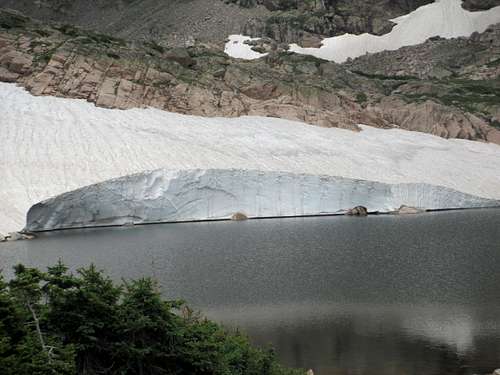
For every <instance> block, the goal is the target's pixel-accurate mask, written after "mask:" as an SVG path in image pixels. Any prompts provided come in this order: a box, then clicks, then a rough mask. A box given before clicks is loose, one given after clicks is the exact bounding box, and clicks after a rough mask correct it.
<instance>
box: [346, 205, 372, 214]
mask: <svg viewBox="0 0 500 375" xmlns="http://www.w3.org/2000/svg"><path fill="white" fill-rule="evenodd" d="M346 215H349V216H366V215H368V209H367V208H366V207H364V206H356V207H354V208H351V209H350V210H348V211H347V212H346Z"/></svg>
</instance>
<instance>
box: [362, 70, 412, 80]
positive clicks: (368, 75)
mask: <svg viewBox="0 0 500 375" xmlns="http://www.w3.org/2000/svg"><path fill="white" fill-rule="evenodd" d="M353 73H356V74H358V75H360V76H363V77H366V78H372V79H379V80H382V81H388V80H390V81H414V80H420V78H418V77H416V76H386V75H383V74H370V73H365V72H362V71H360V70H353Z"/></svg>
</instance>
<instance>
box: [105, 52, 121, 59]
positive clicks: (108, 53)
mask: <svg viewBox="0 0 500 375" xmlns="http://www.w3.org/2000/svg"><path fill="white" fill-rule="evenodd" d="M106 55H107V56H108V57H111V58H112V59H114V60H119V59H120V56H119V55H117V54H116V53H113V52H106Z"/></svg>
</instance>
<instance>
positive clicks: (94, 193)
mask: <svg viewBox="0 0 500 375" xmlns="http://www.w3.org/2000/svg"><path fill="white" fill-rule="evenodd" d="M356 203H358V204H359V203H361V204H363V206H364V207H360V206H358V207H356V208H355V209H353V210H352V213H353V214H357V215H365V214H366V212H367V208H366V207H368V208H369V209H372V210H378V211H390V210H392V209H394V208H395V207H399V206H401V204H407V205H409V206H419V207H428V208H459V207H485V206H492V205H498V204H499V202H498V201H493V200H488V199H483V198H478V197H475V196H472V195H467V194H463V193H460V192H458V191H455V190H452V189H447V188H443V187H439V186H433V185H427V184H396V185H391V184H383V183H379V182H374V181H364V180H353V179H348V178H342V177H329V176H315V175H305V174H292V173H282V172H261V171H251V170H234V169H233V170H223V169H222V170H221V169H210V170H182V171H171V170H157V171H153V172H143V173H139V174H135V175H130V176H125V177H121V178H118V179H114V180H109V181H105V182H102V183H99V184H95V185H91V186H87V187H84V188H81V189H78V190H75V191H72V192H68V193H64V194H61V195H59V196H56V197H54V198H51V199H49V200H46V201H43V202H41V203H38V204H36V205H34V206H33V207H31V209H30V210H29V212H28V215H27V223H26V228H25V230H28V231H34V232H36V231H43V230H52V229H63V228H76V227H92V226H103V225H124V224H130V223H133V224H143V223H155V222H170V221H190V220H211V219H222V218H226V219H229V218H232V217H234V215H233V213H234V212H236V211H237V210H238V209H244V212H245V216H247V217H278V216H301V215H321V214H329V213H335V212H339V211H341V210H345V209H346V208H347V207H353V206H354V205H355V204H356ZM355 212H356V213H355ZM238 216H239V217H242V216H241V215H238Z"/></svg>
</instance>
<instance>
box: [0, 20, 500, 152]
mask: <svg viewBox="0 0 500 375" xmlns="http://www.w3.org/2000/svg"><path fill="white" fill-rule="evenodd" d="M0 26H1V28H0V51H1V58H0V80H1V81H7V82H17V83H18V84H20V85H22V86H24V87H26V88H27V89H28V90H29V91H30V92H31V93H33V94H35V95H55V96H63V97H70V98H80V99H86V100H88V101H90V102H94V103H95V104H96V105H98V106H102V107H107V108H120V109H125V108H132V107H155V108H159V109H163V110H168V111H172V112H178V113H188V114H194V115H201V116H224V117H235V116H242V115H258V116H271V117H280V118H285V119H290V120H296V121H302V122H306V123H310V124H314V125H321V126H326V127H343V128H349V129H357V128H358V127H357V124H360V123H362V124H365V125H372V126H376V127H383V128H390V127H400V128H403V129H409V130H418V131H422V132H427V133H431V134H435V135H439V136H443V137H447V138H464V139H473V140H488V141H491V142H496V143H500V131H499V130H498V129H497V128H496V126H497V122H498V117H497V116H498V107H499V104H498V103H499V102H498V101H497V98H498V85H497V83H496V82H497V80H496V79H493V80H492V79H491V76H485V78H484V79H481V76H480V75H479V76H477V77H476V76H471V74H472V73H473V72H474V71H477V72H479V71H482V70H483V69H484V65H485V64H486V65H487V64H490V65H492V66H493V67H492V68H491V69H493V70H491V72H493V73H492V74H493V76H494V77H497V75H496V76H495V74H496V73H494V72H495V71H496V70H494V69H495V67H494V66H495V63H494V61H496V59H499V58H500V50H499V48H498V46H497V45H496V44H494V43H493V44H492V43H489V42H487V40H488V38H491V37H493V38H496V35H497V34H496V33H497V32H498V30H497V28H492V29H489V30H488V31H486V32H485V33H484V34H482V37H480V38H478V37H477V36H475V37H474V38H469V39H467V42H466V44H467V46H468V47H467V48H468V50H469V51H473V52H474V51H476V52H477V51H479V50H481V51H482V53H481V54H477V53H475V54H473V55H471V57H470V58H471V59H472V60H474V59H478V60H477V61H478V63H477V64H476V65H474V64H472V65H471V66H472V67H474V66H475V68H473V69H472V70H471V71H468V73H467V75H466V76H463V77H462V76H460V75H457V74H454V75H453V76H451V77H446V76H445V77H440V79H438V81H436V79H435V78H436V77H426V76H421V75H420V74H415V73H412V74H411V75H401V74H399V73H394V72H392V73H394V75H393V74H392V73H391V74H386V75H383V74H381V75H378V74H374V73H373V72H372V71H371V70H370V69H366V71H365V69H362V68H360V67H356V68H353V67H350V66H349V65H339V64H335V63H332V62H327V61H324V60H320V59H317V58H314V57H310V56H301V55H296V54H292V53H289V52H285V51H282V52H279V51H277V52H273V53H270V54H269V55H268V56H266V57H265V58H261V59H257V60H252V61H245V60H238V59H231V58H230V57H228V56H227V55H226V54H224V53H223V52H222V49H221V48H219V47H214V46H211V45H207V44H199V43H198V44H196V45H194V46H192V47H189V48H164V47H162V46H160V45H158V44H156V43H154V42H143V43H137V42H127V41H125V40H122V39H117V38H114V37H109V36H106V35H103V34H97V33H93V32H89V31H85V30H83V29H78V28H75V27H72V26H67V25H60V24H59V25H58V24H54V25H46V24H42V23H38V22H36V21H33V20H31V19H29V18H27V17H25V16H23V15H20V14H18V13H15V12H11V11H0ZM485 41H486V42H485ZM432 43H434V42H432ZM459 43H460V42H459ZM463 43H465V42H463ZM464 51H465V49H464V48H461V49H457V53H464ZM410 55H411V53H410ZM374 56H375V55H374ZM476 56H477V57H476ZM485 56H487V58H488V62H485V61H486V60H485V59H486V57H485ZM374 58H376V57H374ZM474 69H475V70H474ZM477 78H479V79H477ZM435 85H439V87H441V88H443V87H444V88H445V89H446V90H448V91H450V92H453V91H454V90H457V89H459V90H461V91H460V93H461V95H464V97H465V96H466V97H467V103H465V104H467V105H464V103H463V102H459V101H454V100H441V99H442V98H436V97H432V96H431V95H429V96H425V95H421V96H420V97H417V98H415V97H413V96H412V95H413V94H412V95H408V94H407V93H406V92H404V91H402V90H403V89H404V88H405V87H412V88H413V89H412V92H413V91H415V92H419V91H422V90H425V89H426V88H428V87H430V86H435ZM478 90H479V91H480V94H481V95H476V93H477V92H478ZM485 102H486V103H487V105H486V107H485V105H484V103H485Z"/></svg>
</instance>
